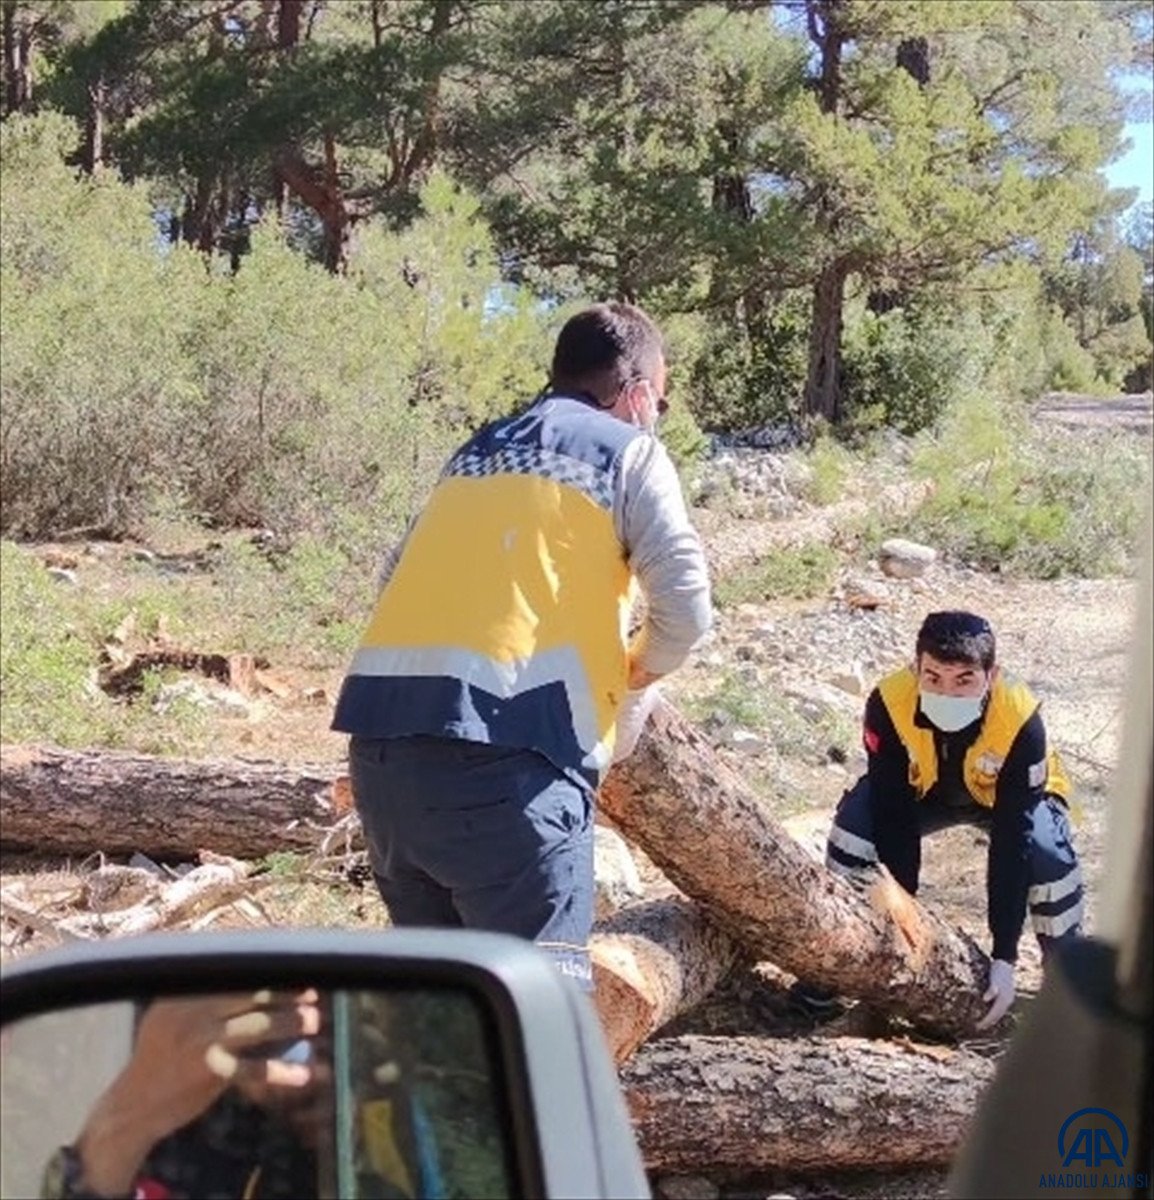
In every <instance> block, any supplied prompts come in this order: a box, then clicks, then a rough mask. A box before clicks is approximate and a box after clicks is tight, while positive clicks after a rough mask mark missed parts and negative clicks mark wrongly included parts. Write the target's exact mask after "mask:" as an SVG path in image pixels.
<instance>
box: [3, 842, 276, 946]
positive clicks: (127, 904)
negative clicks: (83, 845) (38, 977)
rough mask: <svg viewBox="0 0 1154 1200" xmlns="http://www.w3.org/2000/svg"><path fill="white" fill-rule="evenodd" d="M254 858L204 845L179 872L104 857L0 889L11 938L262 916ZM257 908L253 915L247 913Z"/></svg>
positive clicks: (197, 925)
mask: <svg viewBox="0 0 1154 1200" xmlns="http://www.w3.org/2000/svg"><path fill="white" fill-rule="evenodd" d="M251 871H252V867H251V864H249V863H246V862H241V861H240V860H238V859H234V858H227V857H225V856H224V855H220V854H213V853H211V852H210V851H203V852H202V853H201V855H200V866H198V867H193V868H192V869H191V870H189V871H187V872H185V873H184V874H181V875H178V876H176V877H172V876H166V874H165V872H164V871H163V870H162V869H161V868H159V867H156V866H155V864H153V865H152V866H151V867H137V866H117V865H114V864H106V865H102V866H100V867H98V868H97V869H96V870H93V871H91V872H87V873H83V874H80V875H76V876H70V877H49V878H48V879H47V880H45V879H44V878H43V877H36V876H29V877H26V878H17V879H14V880H10V881H9V882H8V883H6V884H5V885H4V887H3V888H0V917H2V918H3V921H4V925H5V934H6V940H7V942H8V944H13V943H15V942H17V941H19V938H20V931H22V930H31V931H33V932H35V933H39V934H45V935H47V936H48V937H50V938H52V939H54V940H57V941H86V940H90V939H94V938H105V937H120V936H124V935H127V934H133V933H148V932H151V931H153V930H157V929H176V928H186V929H204V928H206V927H207V926H209V925H211V924H213V923H214V922H215V921H216V920H218V919H219V918H220V917H221V916H223V915H224V914H225V913H226V912H228V911H230V910H233V911H236V912H239V913H240V914H242V915H243V916H245V917H248V918H249V923H260V924H263V923H266V918H265V915H264V914H263V912H262V911H261V910H260V909H259V907H258V906H257V905H256V903H255V900H254V899H253V895H252V892H253V891H254V890H255V888H256V887H257V886H259V885H258V884H257V883H256V882H255V881H250V880H249V879H248V876H249V875H250V873H251ZM253 913H255V914H256V918H257V919H256V920H255V921H253V920H252V918H251V914H253Z"/></svg>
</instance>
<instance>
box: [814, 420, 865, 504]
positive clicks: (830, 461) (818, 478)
mask: <svg viewBox="0 0 1154 1200" xmlns="http://www.w3.org/2000/svg"><path fill="white" fill-rule="evenodd" d="M805 461H806V462H807V464H808V465H809V469H810V477H809V483H808V484H807V486H806V499H807V500H809V501H810V502H811V503H813V504H820V505H827V504H836V503H837V502H838V501H839V500H840V499H841V498H842V495H843V494H844V492H845V485H846V479H847V478H848V476H849V474H850V471H851V470H852V468H853V455H852V454H851V453H850V452H849V450H847V449H846V448H845V447H844V446H843V445H841V444H839V443H838V442H836V441H834V439H833V438H832V437H830V436H829V435H828V434H822V435H820V436H819V437H818V438H817V439H816V440H815V442H814V443H813V445H812V446H811V447H810V449H809V452H808V453H807V454H806V457H805Z"/></svg>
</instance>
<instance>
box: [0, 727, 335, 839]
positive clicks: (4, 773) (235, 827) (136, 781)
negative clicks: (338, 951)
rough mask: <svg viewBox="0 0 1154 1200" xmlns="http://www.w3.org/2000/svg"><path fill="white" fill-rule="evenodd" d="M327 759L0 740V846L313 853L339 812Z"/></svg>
mask: <svg viewBox="0 0 1154 1200" xmlns="http://www.w3.org/2000/svg"><path fill="white" fill-rule="evenodd" d="M340 775H341V771H340V769H339V768H338V766H337V765H336V764H334V765H333V766H331V767H329V766H319V765H310V766H307V767H290V766H284V765H281V764H278V763H256V762H252V763H250V762H241V761H238V760H236V759H229V760H227V761H215V762H214V761H211V760H204V761H191V760H188V759H170V758H154V757H152V756H150V755H145V754H125V753H121V752H117V751H111V750H99V751H96V750H91V751H75V750H57V749H48V748H42V747H36V746H3V747H0V817H2V820H0V844H2V845H3V846H4V848H5V849H10V850H16V849H34V850H38V851H42V852H44V851H47V852H58V853H61V854H91V853H93V852H95V851H103V852H104V853H105V854H131V853H133V852H134V851H137V850H139V851H142V852H144V853H146V854H151V855H152V856H154V857H156V858H185V859H188V858H193V857H195V856H196V853H197V851H198V850H200V849H202V848H205V847H207V848H210V849H212V850H214V851H216V852H217V853H219V854H227V855H234V856H236V857H238V858H248V859H252V858H259V857H260V856H261V855H264V854H269V853H272V852H273V851H276V850H301V851H308V850H315V849H316V847H317V845H318V843H319V841H320V839H321V837H322V836H323V833H322V831H323V830H324V828H326V827H327V826H330V825H332V824H333V822H334V821H335V820H336V819H337V816H338V814H339V802H338V801H337V798H336V797H335V796H334V791H333V785H334V783H335V782H336V781H337V779H338V778H339V777H340Z"/></svg>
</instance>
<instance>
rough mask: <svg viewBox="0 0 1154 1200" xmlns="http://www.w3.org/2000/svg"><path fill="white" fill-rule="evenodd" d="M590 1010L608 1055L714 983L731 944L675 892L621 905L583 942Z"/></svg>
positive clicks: (729, 964) (632, 1046)
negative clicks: (591, 991) (589, 967)
mask: <svg viewBox="0 0 1154 1200" xmlns="http://www.w3.org/2000/svg"><path fill="white" fill-rule="evenodd" d="M589 951H590V957H591V958H592V960H593V979H594V982H595V983H596V988H597V991H596V997H595V999H596V1004H597V1011H598V1014H599V1016H600V1018H601V1025H602V1027H603V1028H604V1030H605V1036H606V1039H607V1040H608V1042H609V1047H610V1049H611V1050H612V1052H613V1057H614V1060H615V1061H616V1062H617V1063H618V1064H620V1063H622V1062H624V1061H625V1060H626V1059H627V1058H628V1057H629V1056H630V1055H631V1054H632V1053H633V1052H634V1051H635V1050H636V1049H637V1047H638V1046H640V1045H641V1043H642V1042H644V1041H645V1040H646V1039H647V1038H648V1037H650V1035H652V1034H653V1033H655V1032H656V1031H657V1030H658V1029H660V1028H661V1027H662V1026H663V1025H665V1024H666V1023H667V1022H669V1021H671V1020H673V1018H674V1017H675V1016H677V1015H678V1013H681V1012H684V1011H685V1010H686V1009H689V1008H692V1007H693V1005H695V1004H697V1003H698V1002H699V1001H701V1000H704V999H705V997H706V996H708V995H709V994H710V992H712V991H713V989H714V988H715V987H717V985H718V984H719V983H720V982H721V981H722V980H723V979H724V978H725V976H726V975H728V974H729V972H730V971H731V970H732V969H733V968H734V967H735V966H736V965H737V963H738V962H739V961H740V958H741V953H740V951H739V949H738V946H737V944H736V943H735V942H734V941H733V939H732V938H730V937H729V935H728V934H726V933H725V932H724V931H723V930H722V929H720V928H719V927H718V926H717V925H716V924H714V923H713V922H712V921H710V920H709V919H708V918H707V917H706V915H705V912H704V911H703V910H702V908H701V907H700V906H699V905H696V904H692V903H690V902H689V901H688V900H685V899H683V898H681V897H677V896H668V897H663V898H660V899H654V900H648V901H643V902H641V903H639V904H632V905H630V906H629V907H628V908H623V909H621V910H620V911H619V912H617V913H616V914H614V915H613V916H612V917H610V918H609V919H608V920H606V921H602V922H600V923H599V924H598V925H597V928H596V929H595V930H594V933H593V937H592V940H591V941H590V945H589Z"/></svg>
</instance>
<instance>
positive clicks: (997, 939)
mask: <svg viewBox="0 0 1154 1200" xmlns="http://www.w3.org/2000/svg"><path fill="white" fill-rule="evenodd" d="M1045 763H1046V727H1045V726H1044V725H1043V723H1042V717H1041V715H1040V714H1039V713H1037V712H1035V713H1034V715H1033V716H1032V717H1031V718H1030V719H1029V720H1028V721H1027V722H1026V723H1025V725H1023V726H1022V728H1021V730H1020V731H1019V733H1018V736H1017V737H1016V738H1015V739H1014V744H1013V745H1012V746H1011V747H1010V752H1009V754H1007V755H1006V761H1005V762H1004V763H1003V764H1002V769H1001V770H1000V771H999V772H998V783H997V788H996V792H995V798H994V819H993V825H992V826H991V829H990V854H989V865H988V869H987V873H986V897H987V904H988V908H989V923H990V935H991V937H992V938H993V957H994V958H1000V959H1002V961H1003V962H1014V961H1015V960H1016V959H1017V957H1018V941H1019V939H1020V938H1021V936H1022V925H1023V924H1024V923H1025V920H1026V896H1027V893H1028V891H1029V887H1030V874H1029V872H1030V863H1029V854H1030V844H1029V839H1030V830H1031V827H1032V820H1033V812H1034V807H1035V806H1036V805H1037V804H1038V803H1039V802H1040V801H1041V800H1042V799H1043V798H1044V797H1045V794H1046V793H1045ZM1039 766H1040V767H1041V769H1039ZM1031 768H1033V778H1032V779H1031Z"/></svg>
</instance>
